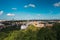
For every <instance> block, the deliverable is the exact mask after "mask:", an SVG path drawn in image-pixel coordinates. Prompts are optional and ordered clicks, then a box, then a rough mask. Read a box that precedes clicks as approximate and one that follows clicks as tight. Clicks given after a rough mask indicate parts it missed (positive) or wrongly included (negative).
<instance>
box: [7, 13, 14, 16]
mask: <svg viewBox="0 0 60 40" xmlns="http://www.w3.org/2000/svg"><path fill="white" fill-rule="evenodd" d="M7 16H15V14H12V13H8V14H7Z"/></svg>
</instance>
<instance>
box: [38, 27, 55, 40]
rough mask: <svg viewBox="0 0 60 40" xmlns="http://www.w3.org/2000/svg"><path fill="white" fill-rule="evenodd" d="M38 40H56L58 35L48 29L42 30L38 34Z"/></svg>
mask: <svg viewBox="0 0 60 40" xmlns="http://www.w3.org/2000/svg"><path fill="white" fill-rule="evenodd" d="M37 40H56V33H55V32H53V31H52V30H51V29H48V28H41V29H40V30H39V32H38V34H37Z"/></svg>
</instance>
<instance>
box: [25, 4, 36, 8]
mask: <svg viewBox="0 0 60 40" xmlns="http://www.w3.org/2000/svg"><path fill="white" fill-rule="evenodd" d="M24 7H25V8H27V7H32V8H35V7H36V6H35V5H34V4H28V5H25V6H24Z"/></svg>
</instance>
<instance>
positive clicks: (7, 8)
mask: <svg viewBox="0 0 60 40" xmlns="http://www.w3.org/2000/svg"><path fill="white" fill-rule="evenodd" d="M12 19H14V20H30V19H60V0H0V20H12Z"/></svg>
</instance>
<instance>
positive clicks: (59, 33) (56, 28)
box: [52, 23, 60, 40]
mask: <svg viewBox="0 0 60 40" xmlns="http://www.w3.org/2000/svg"><path fill="white" fill-rule="evenodd" d="M52 30H54V31H55V32H56V34H57V40H60V23H55V24H54V26H53V28H52Z"/></svg>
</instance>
